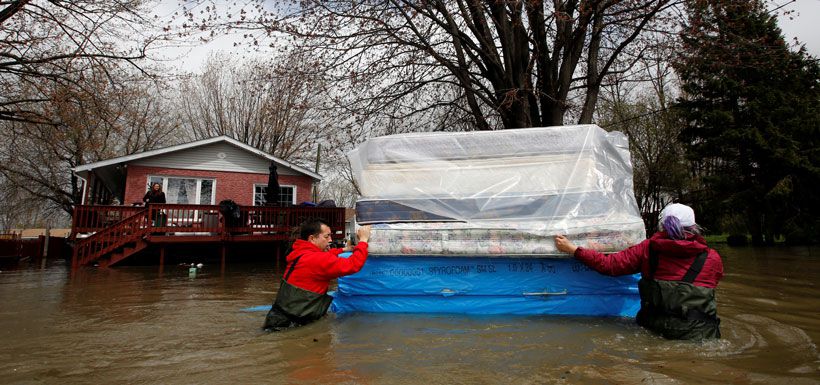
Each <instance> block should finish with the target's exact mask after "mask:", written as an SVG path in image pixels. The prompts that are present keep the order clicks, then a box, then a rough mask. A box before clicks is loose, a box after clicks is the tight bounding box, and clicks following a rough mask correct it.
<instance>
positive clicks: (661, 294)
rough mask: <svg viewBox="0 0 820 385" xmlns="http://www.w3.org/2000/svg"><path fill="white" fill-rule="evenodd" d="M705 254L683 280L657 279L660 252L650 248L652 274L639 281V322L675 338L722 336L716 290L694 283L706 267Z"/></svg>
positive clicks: (695, 338) (667, 336) (697, 259)
mask: <svg viewBox="0 0 820 385" xmlns="http://www.w3.org/2000/svg"><path fill="white" fill-rule="evenodd" d="M706 256H707V252H706V251H704V252H703V253H700V254H698V256H697V257H695V260H694V261H693V262H692V265H691V266H689V270H688V271H687V272H686V274H685V275H684V276H683V278H681V280H680V281H666V280H660V279H655V278H654V277H655V271H656V270H657V269H658V254H657V253H654V252H652V250H650V252H649V274H648V275H647V276H645V277H641V279H640V281H638V291H639V292H640V296H641V310H640V311H639V312H638V316H637V317H636V320H637V322H638V325H641V326H643V327H645V328H647V329H649V330H651V331H653V332H655V333H658V334H660V335H661V336H663V337H664V338H668V339H673V340H703V339H710V338H720V318H718V317H717V304H716V303H715V289H712V288H708V287H702V286H695V285H693V284H692V283H693V282H694V281H695V278H697V276H698V274H700V272H701V270H702V269H703V265H704V264H705V263H706Z"/></svg>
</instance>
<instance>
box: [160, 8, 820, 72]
mask: <svg viewBox="0 0 820 385" xmlns="http://www.w3.org/2000/svg"><path fill="white" fill-rule="evenodd" d="M738 1H743V0H738ZM784 4H785V6H784V7H782V8H780V9H779V10H778V15H779V16H778V19H779V24H780V28H781V29H782V30H783V34H784V35H785V37H786V39H787V41H788V42H789V44H793V39H794V38H797V39H798V40H799V41H800V43H801V44H804V45H805V46H806V49H807V50H808V51H809V53H810V54H812V55H813V56H814V57H815V58H820V0H794V1H792V0H772V2H771V3H770V4H769V5H770V9H771V8H773V7H777V6H780V5H784ZM178 9H179V6H178V5H170V4H169V2H160V5H159V6H158V7H157V9H155V11H156V12H157V14H158V15H160V16H163V15H170V14H172V13H173V12H174V11H176V10H178ZM785 10H793V11H794V12H792V13H790V14H789V15H785V16H784V15H783V11H785ZM240 40H241V37H239V36H238V35H237V36H221V37H219V38H218V39H215V40H214V41H212V42H209V43H207V44H202V43H196V42H195V43H190V44H186V46H181V47H176V49H173V50H171V51H168V50H166V49H162V50H158V51H157V52H156V55H155V57H159V56H162V57H165V58H166V64H168V65H170V66H171V67H173V68H174V69H176V70H177V71H182V72H199V71H200V69H201V67H202V65H203V64H204V63H205V61H206V60H207V58H208V56H209V55H211V53H213V52H219V51H223V52H226V53H229V54H231V55H232V56H236V57H248V56H253V55H255V54H256V53H254V52H250V51H249V50H248V48H247V47H242V48H239V49H237V48H234V43H235V42H237V41H240ZM169 52H173V53H169Z"/></svg>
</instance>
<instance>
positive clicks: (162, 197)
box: [154, 192, 165, 203]
mask: <svg viewBox="0 0 820 385" xmlns="http://www.w3.org/2000/svg"><path fill="white" fill-rule="evenodd" d="M154 203H165V193H164V192H161V193H159V196H158V197H157V201H156V202H154Z"/></svg>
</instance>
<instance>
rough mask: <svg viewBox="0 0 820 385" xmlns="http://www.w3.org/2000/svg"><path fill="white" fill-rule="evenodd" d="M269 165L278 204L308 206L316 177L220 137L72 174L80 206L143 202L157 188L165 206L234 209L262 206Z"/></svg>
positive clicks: (101, 163)
mask: <svg viewBox="0 0 820 385" xmlns="http://www.w3.org/2000/svg"><path fill="white" fill-rule="evenodd" d="M271 162H273V164H275V165H276V166H277V173H278V176H279V178H278V181H279V185H280V191H279V200H280V202H281V203H286V204H289V205H294V204H297V203H299V202H304V201H310V200H311V195H312V191H313V186H314V184H315V183H318V182H319V181H321V179H322V178H321V176H320V175H319V174H316V173H314V172H312V171H310V170H307V169H305V168H302V167H299V166H297V165H294V164H292V163H289V162H287V161H284V160H282V159H279V158H277V157H275V156H273V155H270V154H268V153H266V152H264V151H261V150H259V149H256V148H254V147H251V146H249V145H247V144H245V143H242V142H240V141H237V140H235V139H232V138H229V137H227V136H219V137H214V138H210V139H203V140H198V141H195V142H190V143H185V144H180V145H176V146H170V147H165V148H161V149H157V150H151V151H146V152H141V153H137V154H132V155H126V156H121V157H118V158H113V159H108V160H103V161H99V162H94V163H88V164H84V165H81V166H78V167H76V168H74V173H75V175H77V176H78V177H79V178H80V179H81V180H82V181H83V182H84V183H83V200H82V204H86V205H87V204H111V202H112V201H114V199H115V198H116V200H117V201H119V202H120V203H121V204H123V205H132V204H138V203H141V202H142V197H143V196H144V195H145V192H146V191H148V188H149V186H150V185H151V184H153V183H155V182H159V183H161V184H162V190H163V191H165V196H166V199H167V203H176V204H218V203H219V202H220V201H222V200H225V199H231V200H233V201H234V202H236V203H237V204H239V205H245V206H258V205H261V204H263V203H264V197H265V192H266V188H267V183H268V176H269V174H270V172H269V167H270V165H271Z"/></svg>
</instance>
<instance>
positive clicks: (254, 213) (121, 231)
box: [71, 204, 345, 267]
mask: <svg viewBox="0 0 820 385" xmlns="http://www.w3.org/2000/svg"><path fill="white" fill-rule="evenodd" d="M344 215H345V209H344V208H317V207H267V206H264V207H260V206H238V210H237V211H235V212H232V213H230V212H222V211H221V210H220V206H217V205H177V204H157V205H150V206H149V207H132V206H77V207H75V208H74V216H73V220H72V226H71V229H72V231H71V238H72V239H73V240H75V245H74V255H73V258H72V266H73V267H78V266H82V265H90V264H95V263H96V264H99V265H100V266H110V265H112V264H114V263H117V262H119V261H122V260H123V259H125V258H128V257H129V256H131V255H134V254H136V253H138V252H140V251H142V250H144V249H146V248H147V247H148V246H149V245H151V244H160V245H162V244H185V243H221V244H222V245H223V255H224V245H225V244H229V243H234V242H276V241H288V240H289V239H290V231H291V229H292V228H294V227H295V226H298V225H299V224H300V223H301V222H303V221H305V220H306V219H309V218H320V219H322V220H324V221H325V222H327V223H328V225H330V227H331V229H333V238H334V239H342V238H344V225H345V218H344ZM161 261H162V258H160V263H162V262H161ZM223 265H224V257H223Z"/></svg>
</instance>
